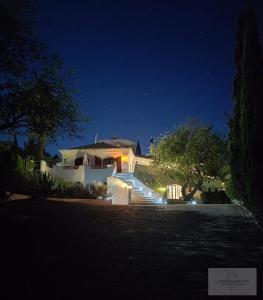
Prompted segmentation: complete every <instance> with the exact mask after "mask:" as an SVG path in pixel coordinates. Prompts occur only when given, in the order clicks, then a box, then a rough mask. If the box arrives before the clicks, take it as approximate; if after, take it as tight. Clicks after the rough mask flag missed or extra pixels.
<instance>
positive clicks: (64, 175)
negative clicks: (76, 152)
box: [53, 166, 85, 184]
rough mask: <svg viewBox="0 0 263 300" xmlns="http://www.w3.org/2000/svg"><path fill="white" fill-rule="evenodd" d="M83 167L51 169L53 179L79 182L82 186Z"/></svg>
mask: <svg viewBox="0 0 263 300" xmlns="http://www.w3.org/2000/svg"><path fill="white" fill-rule="evenodd" d="M84 167H85V166H78V168H77V169H66V168H63V167H60V166H54V167H53V176H54V178H60V179H63V180H66V181H72V182H81V183H82V184H84V173H85V170H84Z"/></svg>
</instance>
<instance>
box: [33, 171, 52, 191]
mask: <svg viewBox="0 0 263 300" xmlns="http://www.w3.org/2000/svg"><path fill="white" fill-rule="evenodd" d="M33 183H34V184H35V188H36V194H37V195H39V196H43V197H47V196H49V195H51V193H52V189H53V186H54V179H53V177H52V176H50V175H49V174H47V173H40V172H36V173H35V174H34V176H33Z"/></svg>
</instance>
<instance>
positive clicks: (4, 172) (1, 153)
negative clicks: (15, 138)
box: [0, 142, 25, 189]
mask: <svg viewBox="0 0 263 300" xmlns="http://www.w3.org/2000/svg"><path fill="white" fill-rule="evenodd" d="M0 170H1V173H0V174H1V175H0V187H2V188H4V189H10V188H12V187H13V186H14V184H15V183H16V181H17V180H18V178H19V177H22V176H23V175H24V171H25V167H24V159H23V158H22V157H21V155H20V153H19V150H18V149H17V148H16V147H15V145H14V144H13V143H8V142H7V143H1V144H0Z"/></svg>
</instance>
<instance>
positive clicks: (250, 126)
mask: <svg viewBox="0 0 263 300" xmlns="http://www.w3.org/2000/svg"><path fill="white" fill-rule="evenodd" d="M235 63H236V77H235V80H234V88H233V98H234V113H233V117H232V119H231V120H230V124H229V125H230V167H231V176H232V180H233V187H234V190H235V193H236V195H237V197H238V198H239V200H241V201H242V202H243V203H244V204H245V205H246V206H248V207H249V208H252V209H253V208H255V207H260V206H261V207H263V205H262V201H261V192H260V186H261V182H260V178H261V172H262V167H263V163H262V143H261V140H260V136H261V134H262V130H263V123H262V113H263V111H262V108H261V107H262V105H261V102H262V99H263V60H262V53H261V47H260V41H259V37H258V29H257V19H256V15H255V12H254V10H253V8H252V7H249V8H248V9H246V10H244V12H242V14H241V15H240V17H239V23H238V28H237V34H236V52H235Z"/></svg>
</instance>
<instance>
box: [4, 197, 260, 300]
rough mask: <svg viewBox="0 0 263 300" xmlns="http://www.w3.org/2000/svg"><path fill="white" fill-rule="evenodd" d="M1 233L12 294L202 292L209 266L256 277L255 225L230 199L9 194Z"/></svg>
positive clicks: (157, 295)
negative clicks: (95, 201) (90, 200)
mask: <svg viewBox="0 0 263 300" xmlns="http://www.w3.org/2000/svg"><path fill="white" fill-rule="evenodd" d="M0 236H1V250H0V252H1V261H0V265H1V272H2V274H5V279H6V280H5V281H2V282H1V283H2V286H3V287H6V288H8V287H10V288H11V289H10V291H9V293H10V295H11V294H12V293H15V294H16V297H17V298H16V299H23V297H26V298H27V299H119V298H122V299H142V298H144V299H180V297H179V296H181V297H182V298H184V299H199V298H200V299H204V298H206V295H207V268H208V267H257V268H258V272H259V276H260V277H261V276H262V271H261V270H262V265H263V264H262V262H263V240H262V232H261V231H260V230H259V229H258V228H257V226H256V225H255V223H254V222H253V219H252V218H250V217H249V216H248V213H247V211H246V210H244V209H242V208H240V207H237V206H234V205H200V206H199V205H198V206H197V205H196V206H186V205H175V206H167V207H163V206H160V207H138V206H137V207H136V206H133V207H124V206H108V205H107V206H106V205H105V206H103V205H100V206H99V205H98V206H96V205H85V204H80V203H65V202H55V201H48V202H47V201H42V202H40V201H38V202H37V201H35V202H33V201H29V200H25V201H12V202H8V203H2V204H0ZM260 280H261V282H262V278H261V279H260ZM261 289H262V284H261V285H260V286H259V290H260V291H259V293H261ZM3 290H4V289H3V288H1V290H0V293H3ZM104 293H106V296H104ZM25 295H26V296H25ZM80 295H84V297H81V296H80ZM112 297H113V298H112ZM0 298H1V299H6V298H3V297H1V295H0Z"/></svg>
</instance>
